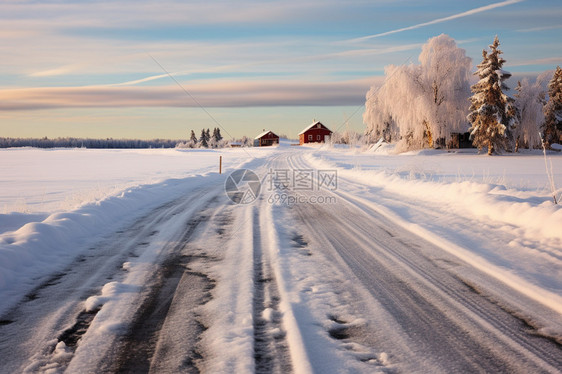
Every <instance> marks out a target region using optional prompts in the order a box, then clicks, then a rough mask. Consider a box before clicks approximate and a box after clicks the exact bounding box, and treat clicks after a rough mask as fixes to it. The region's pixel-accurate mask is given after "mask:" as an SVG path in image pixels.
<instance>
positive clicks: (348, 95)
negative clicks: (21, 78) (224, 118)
mask: <svg viewBox="0 0 562 374" xmlns="http://www.w3.org/2000/svg"><path fill="white" fill-rule="evenodd" d="M372 83H373V82H372V80H371V79H360V80H353V81H345V82H331V83H309V82H308V83H307V82H302V81H290V82H279V81H267V82H263V81H261V82H245V81H229V82H224V81H220V82H219V81H211V82H203V83H200V84H197V85H189V86H186V89H187V90H189V92H190V94H191V95H193V96H194V97H196V98H197V101H198V102H199V103H200V104H201V105H203V106H205V107H260V106H310V105H315V106H316V105H317V106H326V105H361V104H362V103H363V102H364V101H365V98H364V96H365V92H366V91H367V90H368V88H369V87H370V85H371V84H372ZM92 107H107V108H126V107H198V104H197V103H195V102H193V100H191V99H190V98H189V97H188V96H186V95H185V93H184V92H182V91H181V90H179V89H178V88H177V87H176V86H166V87H139V86H130V87H110V86H86V87H41V88H19V89H5V90H0V111H13V110H36V109H55V108H92Z"/></svg>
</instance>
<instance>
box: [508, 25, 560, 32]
mask: <svg viewBox="0 0 562 374" xmlns="http://www.w3.org/2000/svg"><path fill="white" fill-rule="evenodd" d="M556 29H562V25H552V26H540V27H531V28H528V29H519V30H515V31H517V32H539V31H548V30H556Z"/></svg>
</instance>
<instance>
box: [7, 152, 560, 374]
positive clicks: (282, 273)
mask: <svg viewBox="0 0 562 374" xmlns="http://www.w3.org/2000/svg"><path fill="white" fill-rule="evenodd" d="M311 152H312V151H311V150H309V149H306V148H304V149H302V148H296V147H280V148H278V149H277V150H276V151H275V152H268V153H262V154H258V155H257V157H256V158H254V159H252V160H250V161H248V162H246V163H245V164H244V165H243V167H244V168H247V169H250V170H252V171H254V172H255V173H256V174H257V175H258V176H259V177H260V179H261V193H260V194H259V197H258V198H257V199H256V200H255V201H251V202H248V203H247V204H235V203H233V202H231V201H230V200H229V199H228V197H227V195H226V194H225V191H224V182H225V179H226V178H227V177H228V174H227V175H218V174H212V175H206V176H193V177H190V178H188V179H189V180H190V181H189V183H185V184H182V183H181V181H179V182H178V184H179V185H180V186H181V187H182V188H185V191H183V192H181V193H180V192H178V191H179V190H178V189H177V186H176V185H173V186H170V187H169V188H173V191H174V193H170V195H169V198H168V199H167V200H166V201H163V202H162V203H160V204H158V205H157V206H155V207H154V208H151V209H149V210H145V211H141V212H139V213H137V216H136V217H129V218H128V220H127V221H126V222H123V223H122V224H120V225H117V226H118V227H117V226H113V227H112V228H111V229H107V230H106V232H105V233H104V235H103V238H100V239H99V240H96V241H95V242H93V243H92V242H88V248H82V249H81V250H77V251H76V253H80V255H79V256H77V257H76V258H75V259H74V260H73V261H72V263H71V264H70V265H65V266H64V267H62V268H59V269H57V270H56V271H54V272H52V274H50V276H49V277H47V278H43V279H42V280H41V283H40V284H37V285H36V286H35V287H34V289H33V290H31V291H29V292H27V293H26V295H25V297H23V298H22V299H21V300H20V302H19V303H17V304H16V305H15V306H14V307H12V308H8V309H9V310H8V311H7V312H5V313H4V314H2V315H1V316H0V357H1V361H2V365H1V366H0V372H2V373H14V372H50V373H56V372H64V371H66V372H69V373H75V372H80V373H90V372H91V373H94V372H153V373H174V372H208V373H246V372H247V373H252V372H256V373H272V372H273V373H286V372H295V373H312V372H314V373H347V372H363V373H373V372H387V371H397V372H426V373H437V372H443V373H450V372H506V373H507V372H509V373H530V372H551V373H556V372H559V370H560V369H559V368H560V367H562V349H561V344H560V342H561V339H560V336H562V335H561V331H562V316H561V314H560V312H559V311H557V310H556V300H555V301H554V304H552V305H550V304H549V303H548V302H543V301H544V300H546V298H545V297H542V296H544V295H548V294H549V293H548V292H551V291H548V290H545V291H544V292H545V293H544V295H542V296H541V297H533V296H532V295H529V293H530V292H529V290H533V289H534V288H533V287H535V288H538V289H540V284H536V283H532V282H531V283H529V282H527V281H528V280H527V279H521V283H517V282H516V283H515V284H514V283H510V281H511V280H513V279H519V278H518V277H517V275H518V273H517V272H515V273H514V274H510V276H505V275H504V274H503V273H502V274H500V275H498V274H496V273H495V272H494V271H491V270H490V269H494V264H490V262H486V264H488V265H489V266H483V265H482V266H479V264H480V262H478V261H480V260H478V261H476V260H474V259H467V258H466V253H465V252H462V248H460V249H459V250H458V251H456V249H455V248H447V247H446V245H444V244H443V243H449V242H448V241H447V240H446V239H447V238H444V237H438V238H437V239H435V240H433V239H432V238H431V237H430V236H431V235H437V236H438V234H435V232H437V233H439V230H437V229H436V230H433V231H432V230H430V229H424V228H427V227H429V228H431V227H433V226H431V225H429V224H426V225H425V226H424V225H423V224H422V223H423V222H422V221H423V218H420V216H422V213H421V212H422V211H423V210H424V209H427V206H426V205H425V202H424V201H414V202H404V203H403V204H404V206H405V207H404V210H403V211H402V213H403V212H404V211H407V212H408V213H409V214H411V216H412V220H413V223H415V224H417V225H414V226H408V225H406V224H404V222H403V221H401V220H400V219H398V218H397V215H396V214H393V211H392V209H390V210H389V208H388V206H389V204H386V205H385V204H384V202H385V201H388V200H390V199H392V198H393V195H392V193H391V192H389V191H381V190H380V189H372V188H369V186H367V185H365V184H364V183H361V182H360V181H358V180H356V179H354V178H353V176H350V175H345V174H343V173H339V174H338V173H337V171H336V168H334V169H331V168H330V165H326V164H322V163H321V162H316V161H315V159H314V157H311ZM165 191H166V188H163V189H162V193H165ZM394 198H395V199H396V200H397V201H398V200H400V199H401V197H400V196H399V195H394ZM406 206H407V208H408V209H409V210H407V209H406ZM435 209H436V210H435V211H428V212H427V217H426V218H425V219H426V220H432V219H433V217H437V219H438V220H445V219H449V220H450V222H451V224H452V225H453V226H454V227H455V228H461V229H462V227H464V226H473V225H474V224H475V223H478V220H477V219H476V218H474V217H464V218H463V217H462V215H461V214H454V212H452V213H451V212H449V213H447V212H445V211H439V210H438V208H435ZM445 210H446V207H445ZM394 212H396V211H394ZM141 213H142V214H141ZM71 218H72V217H71ZM463 225H464V226H463ZM434 226H435V227H438V223H435V224H434ZM408 227H410V228H412V230H409V229H408ZM424 230H425V231H424ZM494 230H495V231H494ZM413 231H414V232H413ZM461 232H462V230H461ZM495 234H497V235H499V236H500V237H501V235H506V234H505V228H503V227H497V228H494V227H487V228H486V229H485V230H482V234H481V235H482V237H479V236H478V234H476V235H475V237H474V238H471V240H472V241H471V242H470V243H479V248H481V247H482V248H481V249H482V250H480V251H477V252H479V253H484V252H485V251H484V250H485V249H486V248H483V245H482V244H481V243H482V242H484V241H485V240H484V239H487V238H489V237H491V236H494V235H495ZM438 239H442V240H438ZM498 243H500V241H499V240H498V241H496V242H492V245H497V244H498ZM548 243H550V245H551V247H552V241H551V242H548ZM468 249H471V248H468ZM545 250H550V252H551V253H554V251H555V250H556V246H555V245H554V247H552V248H550V247H547V248H546V249H545ZM500 273H501V272H500ZM519 284H525V285H526V286H527V288H525V289H523V290H518V289H517V288H518V287H517V286H518V285H519ZM558 296H560V295H558ZM553 305H554V307H553Z"/></svg>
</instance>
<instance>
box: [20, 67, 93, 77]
mask: <svg viewBox="0 0 562 374" xmlns="http://www.w3.org/2000/svg"><path fill="white" fill-rule="evenodd" d="M83 67H84V64H73V65H65V66H60V67H58V68H54V69H47V70H41V71H36V72H33V73H30V74H28V75H29V76H30V77H52V76H57V75H63V74H68V73H72V72H76V71H79V70H80V69H81V68H83Z"/></svg>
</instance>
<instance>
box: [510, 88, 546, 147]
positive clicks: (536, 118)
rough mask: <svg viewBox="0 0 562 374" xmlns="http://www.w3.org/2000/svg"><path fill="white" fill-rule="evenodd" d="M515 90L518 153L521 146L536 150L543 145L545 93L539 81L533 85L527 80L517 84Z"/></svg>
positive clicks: (516, 145)
mask: <svg viewBox="0 0 562 374" xmlns="http://www.w3.org/2000/svg"><path fill="white" fill-rule="evenodd" d="M515 90H516V91H517V93H516V94H515V95H514V96H515V107H516V108H517V112H518V114H519V126H517V128H516V129H515V132H514V136H515V152H517V151H518V150H519V147H520V146H523V147H526V148H536V147H538V146H540V144H541V138H540V136H539V128H540V126H541V124H542V123H543V122H544V114H543V105H544V97H545V92H544V89H543V88H542V86H541V84H540V81H539V80H538V79H537V81H536V82H535V83H533V84H531V83H530V82H529V80H528V79H527V78H525V79H523V80H522V81H519V82H517V87H515Z"/></svg>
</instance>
